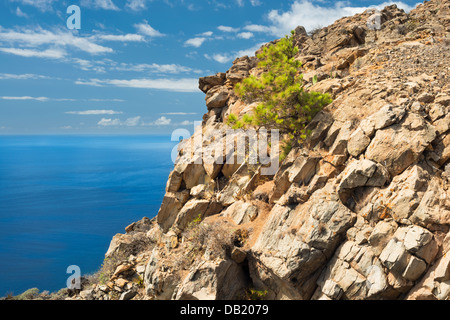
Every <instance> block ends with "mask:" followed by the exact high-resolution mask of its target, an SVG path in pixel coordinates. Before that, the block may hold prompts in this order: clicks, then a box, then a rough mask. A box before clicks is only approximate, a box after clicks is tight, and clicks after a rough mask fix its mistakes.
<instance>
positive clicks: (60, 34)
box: [0, 27, 113, 58]
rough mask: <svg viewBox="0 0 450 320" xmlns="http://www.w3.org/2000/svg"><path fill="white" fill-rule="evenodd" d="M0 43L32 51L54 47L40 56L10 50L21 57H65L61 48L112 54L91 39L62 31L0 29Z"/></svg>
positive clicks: (32, 52) (34, 53)
mask: <svg viewBox="0 0 450 320" xmlns="http://www.w3.org/2000/svg"><path fill="white" fill-rule="evenodd" d="M0 42H2V43H16V44H19V45H21V46H26V47H29V48H33V49H36V48H37V47H39V46H42V45H51V46H54V47H55V48H51V49H47V50H44V51H41V52H44V53H43V54H41V55H39V54H38V53H37V52H38V51H26V50H25V49H15V50H10V51H11V52H10V53H15V54H18V55H23V56H42V57H52V58H61V57H63V56H64V55H65V52H64V51H63V50H62V49H61V48H62V47H69V48H76V49H78V50H80V51H84V52H87V53H90V54H100V53H111V52H113V50H112V49H111V48H107V47H104V46H101V45H98V44H96V43H94V42H93V41H92V39H89V38H84V37H79V36H76V35H74V33H72V32H68V31H62V30H59V31H55V32H52V31H49V30H44V29H42V28H40V27H36V28H35V29H23V30H20V31H16V30H11V29H2V28H0ZM12 49H14V48H12Z"/></svg>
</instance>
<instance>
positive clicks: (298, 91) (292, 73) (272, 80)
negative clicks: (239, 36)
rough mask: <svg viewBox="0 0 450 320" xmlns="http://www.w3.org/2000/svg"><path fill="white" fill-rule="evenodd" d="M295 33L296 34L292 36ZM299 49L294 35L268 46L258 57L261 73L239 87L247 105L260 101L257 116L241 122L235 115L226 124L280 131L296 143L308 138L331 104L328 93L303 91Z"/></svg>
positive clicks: (255, 111)
mask: <svg viewBox="0 0 450 320" xmlns="http://www.w3.org/2000/svg"><path fill="white" fill-rule="evenodd" d="M292 34H293V33H292ZM297 53H298V48H297V47H296V46H294V41H293V35H291V36H286V37H285V38H282V39H280V40H279V41H278V42H277V43H276V44H274V45H270V46H267V47H265V48H264V49H263V51H262V52H261V53H260V54H258V56H257V57H258V59H259V63H258V68H259V69H261V71H262V72H261V74H260V75H258V76H255V75H250V76H249V77H247V78H245V79H244V80H243V81H242V82H241V83H238V84H236V86H235V92H236V94H237V95H238V96H239V97H240V98H241V99H242V100H244V101H245V102H247V103H252V102H257V103H258V105H257V106H256V108H255V109H254V115H253V116H250V115H246V116H244V117H243V118H242V119H241V120H239V119H238V117H237V116H236V115H234V114H231V115H230V116H229V117H228V121H227V123H228V124H229V125H230V126H232V127H233V128H234V129H239V128H243V127H248V126H257V127H265V128H267V129H278V130H280V133H281V134H287V136H288V138H289V139H290V140H292V141H293V142H294V143H293V144H294V145H295V144H297V143H301V142H302V141H303V140H304V139H306V136H307V132H306V129H305V128H306V125H307V124H308V123H309V122H310V121H311V119H312V118H313V117H314V116H315V115H316V114H317V112H319V111H320V110H321V109H322V108H323V107H324V106H326V105H327V104H329V103H331V99H330V97H329V95H328V94H321V93H318V92H307V91H305V90H304V88H303V75H302V74H301V73H299V71H298V70H299V69H300V67H301V62H300V61H298V60H296V59H295V56H296V54H297Z"/></svg>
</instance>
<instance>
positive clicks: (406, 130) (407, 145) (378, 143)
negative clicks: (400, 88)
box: [366, 113, 436, 176]
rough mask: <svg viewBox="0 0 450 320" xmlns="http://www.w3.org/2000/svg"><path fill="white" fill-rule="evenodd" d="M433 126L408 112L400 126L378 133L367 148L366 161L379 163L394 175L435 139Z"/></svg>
mask: <svg viewBox="0 0 450 320" xmlns="http://www.w3.org/2000/svg"><path fill="white" fill-rule="evenodd" d="M435 137H436V133H435V131H434V129H433V127H432V126H431V125H429V124H427V123H426V122H425V120H424V119H423V118H422V117H421V116H419V115H417V114H413V113H410V114H408V115H407V117H406V119H405V120H404V121H403V123H402V124H395V125H392V126H390V127H387V128H385V129H382V130H378V131H377V132H376V134H375V137H374V138H373V139H372V142H371V143H370V145H369V146H368V147H367V150H366V158H367V159H369V160H372V161H375V162H378V163H381V164H383V165H384V166H386V168H387V169H388V171H389V174H390V175H391V176H396V175H398V174H400V173H401V172H403V171H404V170H405V169H406V168H407V167H409V166H410V165H411V164H413V163H414V162H415V161H417V159H418V158H419V156H420V155H421V154H422V152H423V151H424V150H425V148H426V147H427V146H428V145H430V143H431V142H432V141H433V140H434V139H435Z"/></svg>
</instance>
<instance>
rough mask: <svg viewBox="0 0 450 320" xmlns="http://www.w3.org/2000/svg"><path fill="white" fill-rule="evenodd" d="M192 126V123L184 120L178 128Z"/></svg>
mask: <svg viewBox="0 0 450 320" xmlns="http://www.w3.org/2000/svg"><path fill="white" fill-rule="evenodd" d="M192 124H194V121H189V120H185V121H183V122H181V123H180V126H189V125H192Z"/></svg>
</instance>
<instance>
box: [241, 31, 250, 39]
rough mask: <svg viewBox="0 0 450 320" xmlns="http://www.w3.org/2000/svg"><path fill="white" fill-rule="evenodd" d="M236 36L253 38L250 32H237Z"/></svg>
mask: <svg viewBox="0 0 450 320" xmlns="http://www.w3.org/2000/svg"><path fill="white" fill-rule="evenodd" d="M237 37H238V38H241V39H250V38H253V33H251V32H241V33H238V35H237Z"/></svg>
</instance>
